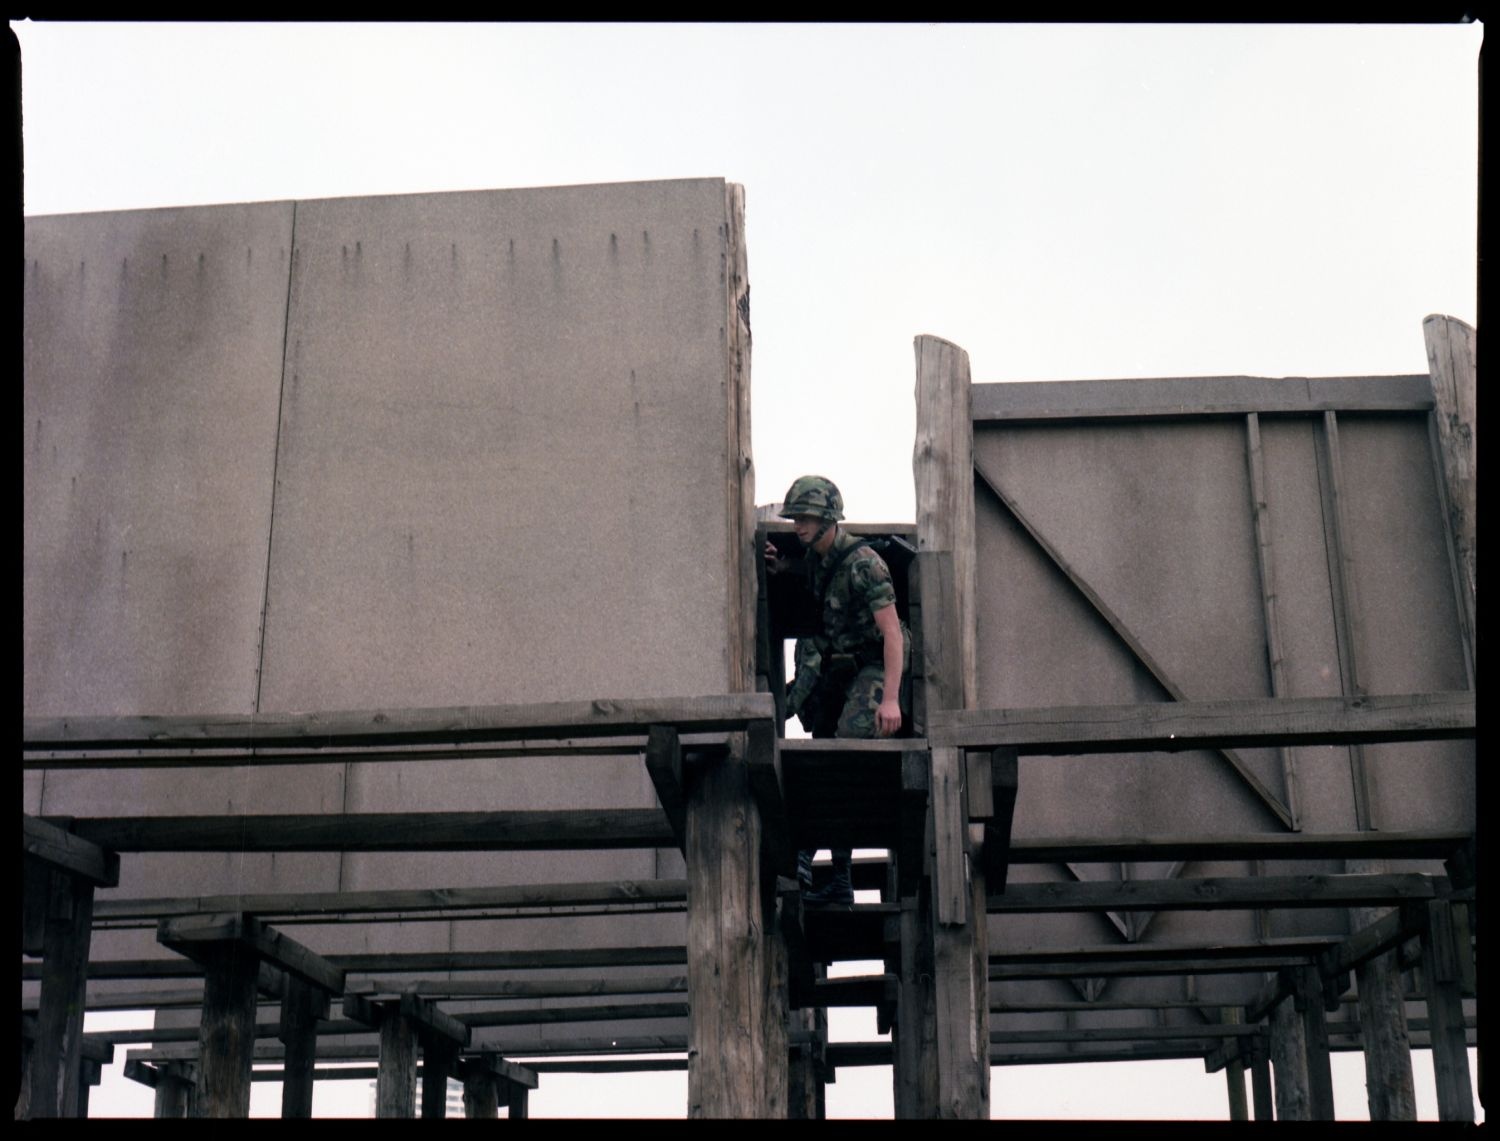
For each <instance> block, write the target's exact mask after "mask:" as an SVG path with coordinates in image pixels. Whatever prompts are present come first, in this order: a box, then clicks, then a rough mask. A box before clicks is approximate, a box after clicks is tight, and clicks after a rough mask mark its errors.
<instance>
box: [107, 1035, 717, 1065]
mask: <svg viewBox="0 0 1500 1141" xmlns="http://www.w3.org/2000/svg"><path fill="white" fill-rule="evenodd" d="M478 1046H479V1048H481V1049H483V1048H484V1046H485V1043H483V1042H480V1043H478ZM687 1048H688V1047H687V1035H686V1034H637V1035H619V1034H615V1035H610V1036H608V1037H601V1036H597V1035H596V1036H591V1037H581V1036H580V1037H559V1038H557V1039H555V1040H551V1041H546V1042H543V1043H540V1044H537V1045H535V1046H533V1047H530V1048H528V1049H527V1051H526V1057H528V1058H542V1057H550V1056H555V1055H560V1054H561V1055H571V1054H585V1055H591V1054H600V1055H614V1054H663V1053H665V1054H670V1053H684V1052H686V1050H687ZM379 1055H380V1045H379V1043H378V1042H349V1041H322V1040H320V1041H319V1043H318V1061H319V1062H329V1063H331V1062H360V1061H369V1060H372V1059H377V1058H378V1057H379ZM131 1056H132V1057H137V1058H140V1059H142V1060H143V1061H147V1062H163V1061H185V1060H186V1061H191V1060H193V1059H195V1058H197V1056H198V1046H197V1044H196V1043H188V1042H183V1043H171V1044H168V1045H165V1046H159V1047H153V1048H152V1049H149V1050H132V1051H131ZM285 1058H286V1047H284V1046H282V1045H281V1044H280V1043H279V1042H259V1043H257V1044H256V1046H255V1052H254V1060H255V1062H256V1064H257V1065H258V1064H260V1063H262V1062H266V1063H280V1062H283V1061H284V1060H285ZM528 1064H529V1063H528Z"/></svg>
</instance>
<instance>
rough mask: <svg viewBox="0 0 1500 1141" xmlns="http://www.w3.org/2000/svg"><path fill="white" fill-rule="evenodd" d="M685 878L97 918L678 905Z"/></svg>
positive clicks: (138, 908)
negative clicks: (236, 912)
mask: <svg viewBox="0 0 1500 1141" xmlns="http://www.w3.org/2000/svg"><path fill="white" fill-rule="evenodd" d="M686 899H687V881H686V880H618V881H613V882H606V883H576V884H569V883H542V884H521V885H518V886H515V887H440V888H425V889H423V888H414V889H408V890H400V889H396V890H385V891H315V892H281V893H264V894H250V895H190V896H181V897H178V898H166V899H101V900H99V901H97V902H96V903H95V904H94V919H95V920H96V921H97V920H110V919H162V918H165V917H167V916H170V915H196V914H199V913H200V912H205V911H246V912H251V913H253V914H255V915H258V916H260V917H261V918H262V919H281V918H287V917H291V916H319V915H360V914H366V913H385V912H393V911H400V912H422V911H444V912H446V911H475V910H482V909H485V908H491V907H504V908H517V909H525V908H548V907H572V906H581V905H586V904H599V903H680V902H684V901H685V900H686Z"/></svg>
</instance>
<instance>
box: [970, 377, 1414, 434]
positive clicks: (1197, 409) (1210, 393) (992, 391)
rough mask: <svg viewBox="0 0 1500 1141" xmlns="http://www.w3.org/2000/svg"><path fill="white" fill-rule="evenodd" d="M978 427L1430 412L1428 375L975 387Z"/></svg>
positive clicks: (1175, 379) (1168, 379) (1170, 379)
mask: <svg viewBox="0 0 1500 1141" xmlns="http://www.w3.org/2000/svg"><path fill="white" fill-rule="evenodd" d="M970 391H971V393H972V400H973V408H972V415H973V419H974V422H975V423H976V424H988V423H1025V422H1030V421H1038V420H1067V421H1076V420H1097V419H1116V418H1126V419H1161V418H1168V419H1177V418H1185V417H1194V418H1197V417H1204V416H1243V415H1246V414H1248V413H1250V412H1262V413H1272V412H1301V413H1312V412H1324V411H1330V410H1332V411H1340V412H1426V411H1428V410H1430V409H1431V408H1432V407H1433V392H1432V381H1431V380H1430V378H1429V377H1427V376H1426V375H1425V374H1420V373H1419V374H1415V375H1400V376H1318V377H1277V378H1271V377H1260V376H1204V377H1164V378H1150V379H1135V378H1131V379H1126V380H1070V381H1068V382H1067V383H1066V384H1059V383H1057V382H1056V381H1017V382H1014V383H1008V384H975V385H973V386H972V388H971V389H970Z"/></svg>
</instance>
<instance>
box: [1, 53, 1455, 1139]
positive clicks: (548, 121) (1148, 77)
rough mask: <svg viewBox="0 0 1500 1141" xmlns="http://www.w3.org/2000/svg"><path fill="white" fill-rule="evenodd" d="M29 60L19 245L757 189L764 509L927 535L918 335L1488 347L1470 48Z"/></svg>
mask: <svg viewBox="0 0 1500 1141" xmlns="http://www.w3.org/2000/svg"><path fill="white" fill-rule="evenodd" d="M11 27H12V28H13V29H14V30H15V32H16V34H17V36H18V38H19V40H20V43H21V51H22V68H23V108H22V109H23V128H24V145H25V164H26V165H25V195H26V199H25V201H26V212H27V213H29V214H54V213H65V212H74V211H94V210H118V209H134V208H141V207H154V206H177V205H192V204H202V203H213V202H243V201H257V200H270V199H288V198H295V199H305V198H324V197H335V196H346V195H350V196H352V195H374V194H398V193H412V192H419V191H448V190H470V189H481V188H495V187H520V186H545V185H556V184H563V183H582V182H618V181H634V180H640V179H662V178H688V177H720V176H722V177H724V178H726V179H729V180H731V181H734V182H739V183H742V184H743V185H744V187H745V194H746V227H747V239H746V240H747V247H748V252H749V274H750V282H751V285H752V302H753V305H752V325H753V337H754V349H753V363H752V377H753V381H752V384H753V387H752V392H753V402H752V417H753V429H754V450H755V458H756V466H757V472H758V476H757V478H758V484H757V500H758V501H760V502H763V503H764V502H770V501H773V500H776V499H779V498H780V497H781V494H782V492H783V491H784V490H785V488H786V485H787V484H788V483H790V481H791V480H792V478H794V477H795V476H796V475H798V474H800V473H802V472H804V471H808V470H816V471H820V472H823V473H824V474H827V475H829V476H831V477H832V478H834V479H835V480H836V481H837V482H838V483H839V484H840V485H841V487H842V488H843V490H844V492H845V498H846V500H847V502H848V508H849V514H850V516H851V517H852V518H855V519H859V520H864V521H900V520H910V519H911V518H912V512H913V497H912V477H911V448H912V438H913V430H914V416H913V403H912V388H913V379H914V365H913V353H912V338H913V337H914V336H915V335H916V334H918V333H933V334H937V335H939V336H942V337H946V338H948V339H949V340H951V341H954V342H955V343H957V344H958V345H960V346H962V347H963V348H964V349H966V350H967V351H968V353H969V356H970V360H971V364H972V369H973V376H974V379H975V381H977V382H990V381H1006V380H1063V379H1094V378H1106V377H1129V376H1208V375H1224V374H1248V375H1261V376H1285V375H1369V374H1384V373H1406V372H1425V371H1426V357H1425V353H1424V349H1423V341H1422V328H1421V323H1422V319H1423V317H1425V316H1426V315H1428V314H1429V313H1448V314H1451V315H1453V316H1457V317H1460V318H1462V319H1463V320H1465V321H1468V322H1470V323H1471V324H1472V323H1473V322H1474V321H1475V318H1476V312H1475V227H1476V179H1477V124H1478V115H1477V68H1478V52H1479V45H1480V42H1481V39H1482V35H1483V32H1482V29H1481V28H1480V27H1479V26H1477V25H1467V26H1458V25H1455V26H1444V25H1437V26H1415V27H1406V26H1358V27H1355V26H1348V27H1285V26H1244V27H1228V26H1191V27H1189V26H1087V27H1080V26H1010V25H985V26H953V25H941V26H918V25H902V26H886V25H858V26H830V27H816V26H814V27H808V26H776V25H758V26H746V25H716V26H694V25H644V26H641V25H631V26H573V25H568V26H536V25H530V26H527V25H520V26H518V25H491V26H456V25H451V24H449V25H440V26H411V25H399V26H398V25H373V26H370V25H361V26H351V25H296V26H275V25H248V26H246V25H221V24H216V25H139V24H116V25H86V24H52V25H48V24H30V23H13V24H12V25H11ZM871 1029H872V1030H873V1027H871ZM1109 1069H1111V1070H1114V1071H1116V1072H1118V1071H1119V1070H1120V1069H1121V1067H1118V1066H1117V1067H1109ZM1030 1070H1031V1068H1026V1069H1022V1070H1019V1071H1014V1072H1010V1073H1005V1074H1003V1075H1002V1073H1001V1072H999V1071H997V1077H996V1103H997V1105H1000V1104H1002V1102H1003V1099H1002V1096H1001V1082H1002V1080H1003V1081H1005V1082H1007V1083H1009V1084H1010V1085H1011V1086H1014V1087H1015V1096H1017V1097H1019V1096H1022V1093H1023V1090H1022V1087H1037V1086H1039V1085H1041V1084H1044V1083H1043V1079H1042V1077H1041V1075H1040V1074H1038V1073H1034V1072H1029V1071H1030ZM1022 1078H1024V1081H1021V1080H1018V1079H1022ZM1199 1078H1200V1079H1202V1080H1204V1081H1208V1080H1210V1079H1208V1078H1206V1077H1204V1076H1203V1075H1202V1074H1201V1069H1200V1070H1199ZM1211 1080H1212V1081H1213V1082H1214V1083H1216V1084H1215V1086H1214V1088H1215V1089H1216V1090H1217V1091H1218V1096H1219V1097H1222V1089H1223V1087H1222V1078H1221V1077H1220V1076H1219V1075H1214V1076H1213V1077H1212V1079H1211ZM1091 1081H1092V1079H1091ZM843 1084H844V1082H843V1079H842V1078H841V1080H840V1083H839V1085H843ZM1073 1086H1074V1088H1076V1086H1077V1083H1076V1081H1075V1082H1074V1083H1073ZM846 1088H847V1087H846ZM837 1090H838V1086H835V1087H832V1088H831V1089H830V1101H831V1102H832V1099H833V1097H834V1096H835V1091H837ZM886 1098H887V1100H886V1112H889V1100H888V1099H889V1090H888V1088H887V1090H886ZM1351 1102H1352V1103H1351ZM1362 1102H1363V1091H1362V1089H1360V1088H1359V1087H1358V1085H1356V1086H1355V1087H1354V1092H1353V1093H1352V1094H1348V1095H1344V1094H1341V1095H1340V1113H1341V1115H1345V1114H1346V1113H1347V1114H1348V1115H1349V1116H1358V1115H1359V1111H1361V1110H1362V1109H1363V1105H1362ZM1158 1111H1159V1107H1158ZM1074 1112H1077V1110H1076V1107H1075V1109H1074Z"/></svg>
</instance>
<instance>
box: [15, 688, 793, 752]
mask: <svg viewBox="0 0 1500 1141" xmlns="http://www.w3.org/2000/svg"><path fill="white" fill-rule="evenodd" d="M774 716H775V705H774V703H773V702H772V701H771V696H770V694H765V693H729V694H720V695H711V696H705V697H679V698H670V699H658V698H599V699H596V700H593V701H556V702H542V703H537V704H522V705H467V706H451V707H442V708H428V709H385V710H361V711H337V712H320V713H251V714H225V715H219V716H209V717H28V718H26V720H25V722H24V724H23V732H24V737H25V743H26V747H27V748H28V749H56V750H63V749H80V748H86V747H95V748H103V747H106V746H109V747H118V748H135V747H141V746H146V745H149V746H154V747H156V748H159V749H160V748H168V747H182V748H191V747H195V746H201V745H205V744H209V743H212V744H214V745H219V746H251V745H260V744H273V743H280V744H289V743H296V744H299V745H302V746H313V745H318V744H325V745H342V746H350V745H388V744H398V743H399V744H407V745H415V744H427V743H444V744H446V743H453V742H476V741H516V740H525V739H527V738H532V737H535V738H541V737H546V736H549V735H550V736H556V737H560V738H561V737H591V736H592V737H598V736H610V735H618V734H620V733H623V732H627V731H629V730H632V729H635V730H647V729H649V727H650V726H652V725H658V724H671V725H675V726H676V727H677V730H678V732H680V733H705V732H716V731H724V730H736V729H743V728H744V727H745V726H746V725H748V724H749V723H750V722H751V721H754V720H757V719H760V718H771V717H774Z"/></svg>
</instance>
